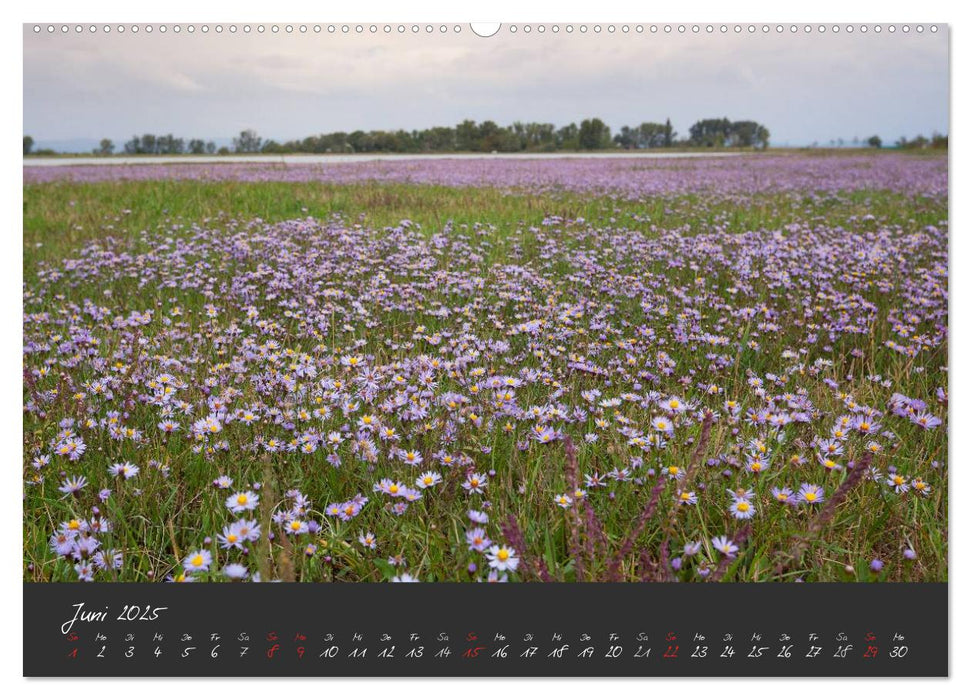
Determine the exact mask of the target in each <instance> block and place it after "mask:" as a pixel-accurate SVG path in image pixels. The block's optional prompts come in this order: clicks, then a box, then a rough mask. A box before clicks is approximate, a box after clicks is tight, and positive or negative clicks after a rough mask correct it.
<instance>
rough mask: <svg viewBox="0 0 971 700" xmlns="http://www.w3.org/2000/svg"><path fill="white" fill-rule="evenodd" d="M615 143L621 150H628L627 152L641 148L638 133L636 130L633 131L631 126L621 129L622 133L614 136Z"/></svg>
mask: <svg viewBox="0 0 971 700" xmlns="http://www.w3.org/2000/svg"><path fill="white" fill-rule="evenodd" d="M614 143H616V144H617V145H618V146H620V147H621V148H626V149H627V150H630V149H632V148H641V145H640V139H639V138H638V134H637V131H636V130H635V129H631V128H630V127H629V126H622V127H620V131H619V132H618V133H617V135H616V136H614Z"/></svg>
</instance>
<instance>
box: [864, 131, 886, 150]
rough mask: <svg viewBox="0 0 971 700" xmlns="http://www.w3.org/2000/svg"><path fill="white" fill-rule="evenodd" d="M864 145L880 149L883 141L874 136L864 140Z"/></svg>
mask: <svg viewBox="0 0 971 700" xmlns="http://www.w3.org/2000/svg"><path fill="white" fill-rule="evenodd" d="M866 145H867V146H869V147H870V148H880V147H881V146H883V140H882V139H881V138H880V137H879V136H877V135H876V134H874V135H873V136H871V137H870V138H868V139H867V140H866Z"/></svg>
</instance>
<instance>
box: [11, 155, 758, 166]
mask: <svg viewBox="0 0 971 700" xmlns="http://www.w3.org/2000/svg"><path fill="white" fill-rule="evenodd" d="M740 155H742V154H741V153H738V152H731V153H725V152H719V153H700V152H697V151H693V152H691V153H685V152H674V153H665V152H660V151H650V152H646V153H645V152H629V151H624V152H622V153H428V154H423V155H414V154H410V153H333V154H330V153H300V154H290V155H263V154H254V155H232V156H216V155H212V156H210V155H204V156H111V157H106V158H96V157H92V156H88V157H80V158H24V166H26V167H33V166H39V167H46V166H60V165H149V164H182V163H270V164H275V165H312V164H316V163H322V164H324V163H331V164H333V163H367V162H371V161H405V160H487V159H492V160H494V159H501V160H556V159H561V158H611V159H623V158H640V159H645V158H648V159H656V158H727V157H731V156H740Z"/></svg>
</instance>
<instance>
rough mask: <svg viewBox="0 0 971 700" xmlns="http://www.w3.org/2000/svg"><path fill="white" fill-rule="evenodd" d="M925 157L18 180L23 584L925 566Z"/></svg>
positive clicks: (661, 576)
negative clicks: (21, 186)
mask: <svg viewBox="0 0 971 700" xmlns="http://www.w3.org/2000/svg"><path fill="white" fill-rule="evenodd" d="M947 192H948V171H947V159H946V157H942V156H933V155H923V154H920V153H913V154H910V153H876V152H864V151H851V152H847V153H845V154H840V155H834V154H826V153H819V154H814V153H812V152H797V151H788V152H787V151H781V152H774V153H770V154H750V155H736V156H731V157H721V158H683V159H664V158H661V159H639V158H624V159H610V158H584V159H571V158H560V159H546V160H544V159H516V160H513V159H501V158H496V159H484V160H462V159H439V160H431V161H423V160H421V159H420V158H413V159H400V160H394V161H374V162H366V163H345V164H333V165H326V164H324V165H321V164H300V165H292V164H290V165H282V164H262V163H256V164H253V163H247V164H242V163H215V164H189V163H186V164H178V163H177V164H167V165H149V164H145V165H110V164H107V165H92V166H82V165H61V166H54V167H32V166H30V165H29V164H28V165H25V167H24V189H23V194H24V231H23V239H24V259H23V264H24V268H23V272H24V284H23V408H24V411H23V438H24V443H23V455H24V457H23V465H22V469H23V512H24V529H23V545H24V560H23V578H24V580H25V581H35V582H41V581H58V582H61V581H158V582H164V581H178V582H189V581H197V582H208V581H276V580H280V581H310V582H330V581H341V582H378V581H396V582H397V581H403V582H407V581H456V582H477V581H482V582H486V581H510V582H547V581H549V582H560V581H629V582H634V581H670V582H723V581H724V582H743V581H744V582H752V581H755V582H761V581H787V582H797V581H864V582H877V581H946V580H947V557H948V451H947V447H948V443H947V429H948V419H947V413H948V235H949V234H948V194H947Z"/></svg>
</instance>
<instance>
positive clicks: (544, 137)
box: [24, 117, 769, 156]
mask: <svg viewBox="0 0 971 700" xmlns="http://www.w3.org/2000/svg"><path fill="white" fill-rule="evenodd" d="M28 141H29V143H28ZM768 145H769V130H768V128H767V127H765V126H764V125H762V124H759V123H758V122H755V121H731V120H729V119H727V118H721V119H702V120H700V121H697V122H695V124H693V125H692V126H691V128H690V129H689V131H688V135H687V136H685V137H684V138H679V137H678V133H677V132H676V131H675V130H674V128H673V127H672V125H671V120H670V119H667V120H665V121H664V122H663V123H661V122H643V123H641V124H639V125H636V126H622V127H621V128H620V130H619V131H618V132H617V133H616V134H613V133H611V129H610V127H609V126H607V124H605V123H604V121H603V120H602V119H600V118H598V117H593V118H589V119H583V120H582V121H580V123H579V124H577V123H576V122H571V123H570V124H567V125H565V126H561V127H557V126H555V125H554V124H550V123H545V122H520V121H517V122H513V123H512V124H510V125H509V126H499V125H498V124H497V123H496V122H494V121H491V120H487V121H484V122H476V121H474V120H471V119H466V120H465V121H463V122H461V123H460V124H457V125H456V126H454V127H449V126H436V127H431V128H429V129H415V130H411V131H407V130H404V129H399V130H397V131H382V130H372V131H362V130H357V131H351V132H346V131H335V132H330V133H322V134H318V135H315V136H308V137H306V138H303V139H295V140H290V141H283V142H278V141H275V140H272V139H263V138H261V137H260V136H259V135H258V134H257V133H256V132H255V131H253V130H252V129H247V130H244V131H242V132H241V133H240V134H239V136H237V137H236V138H234V139H233V145H232V147H231V148H230V147H228V146H222V147H218V148H217V146H216V144H215V143H214V142H213V141H205V140H202V139H185V138H178V137H176V136H174V135H173V134H149V133H146V134H142V135H140V136H139V135H135V136H133V137H132V138H131V139H130V140H128V141H126V142H125V143H124V144H123V145H122V148H121V150H120V152H122V153H125V154H127V155H142V154H151V155H178V154H185V153H187V154H196V155H203V154H217V155H228V154H230V153H281V154H282V153H452V152H473V153H475V152H478V153H493V152H496V153H522V152H537V153H543V152H553V151H597V150H610V149H624V150H637V149H652V148H674V147H707V148H728V147H732V148H766V147H768ZM117 150H118V149H117V148H116V146H115V144H114V142H113V141H112V140H111V139H102V140H101V143H100V144H99V146H98V147H97V148H95V149H94V150H93V153H94V154H95V155H101V156H108V155H113V154H114V153H115V152H116V151H117ZM37 153H38V152H35V151H33V139H32V138H31V137H29V136H25V137H24V155H28V154H37Z"/></svg>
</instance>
